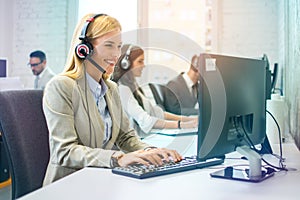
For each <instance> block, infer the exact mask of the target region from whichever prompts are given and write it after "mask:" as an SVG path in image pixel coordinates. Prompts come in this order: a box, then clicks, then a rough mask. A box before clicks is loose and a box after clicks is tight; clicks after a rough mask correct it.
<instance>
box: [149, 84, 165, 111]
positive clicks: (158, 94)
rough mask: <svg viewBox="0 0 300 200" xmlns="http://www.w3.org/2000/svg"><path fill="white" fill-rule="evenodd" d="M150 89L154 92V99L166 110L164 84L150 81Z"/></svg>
mask: <svg viewBox="0 0 300 200" xmlns="http://www.w3.org/2000/svg"><path fill="white" fill-rule="evenodd" d="M148 85H149V87H150V90H151V92H152V94H153V97H154V100H155V102H156V104H157V105H159V106H160V107H161V108H162V109H163V110H165V104H164V86H163V85H161V84H157V83H148Z"/></svg>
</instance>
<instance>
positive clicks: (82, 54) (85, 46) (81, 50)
mask: <svg viewBox="0 0 300 200" xmlns="http://www.w3.org/2000/svg"><path fill="white" fill-rule="evenodd" d="M100 16H106V14H97V15H95V16H94V17H91V18H90V19H88V20H86V23H85V24H84V26H83V27H82V30H81V34H80V36H79V39H80V40H81V43H80V44H78V45H77V46H76V47H75V53H76V55H77V56H78V58H80V59H85V58H86V57H87V56H88V55H90V54H91V53H92V52H93V45H92V44H91V43H90V42H88V38H87V36H86V33H87V30H88V28H89V25H90V24H91V22H93V21H95V19H96V18H97V17H100Z"/></svg>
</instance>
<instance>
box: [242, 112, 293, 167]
mask: <svg viewBox="0 0 300 200" xmlns="http://www.w3.org/2000/svg"><path fill="white" fill-rule="evenodd" d="M267 112H268V113H269V114H270V115H271V116H272V118H273V119H274V121H275V123H276V124H277V128H278V131H279V137H280V138H281V134H280V127H279V125H278V123H277V121H276V119H275V118H274V116H273V115H272V114H271V113H270V112H269V111H267ZM239 121H240V123H241V127H242V129H243V132H244V135H245V136H246V138H247V140H248V141H246V140H245V141H246V142H247V143H248V144H249V143H250V144H251V146H250V145H249V146H250V148H251V149H252V150H254V151H256V152H257V153H259V151H258V150H257V149H256V147H255V146H254V144H253V142H252V140H251V138H250V137H249V135H248V134H247V132H246V130H245V127H244V123H243V121H242V120H239ZM237 130H238V129H237ZM279 144H280V156H279V157H278V156H277V155H276V154H271V155H273V156H275V157H276V158H278V159H279V166H280V167H277V166H275V165H272V164H271V163H269V162H267V161H266V160H265V159H264V158H263V157H261V159H262V161H264V162H265V163H266V164H267V165H269V166H270V167H273V168H275V169H278V170H285V171H288V170H287V168H286V166H285V165H284V164H283V160H284V159H283V158H282V143H281V140H280V142H279Z"/></svg>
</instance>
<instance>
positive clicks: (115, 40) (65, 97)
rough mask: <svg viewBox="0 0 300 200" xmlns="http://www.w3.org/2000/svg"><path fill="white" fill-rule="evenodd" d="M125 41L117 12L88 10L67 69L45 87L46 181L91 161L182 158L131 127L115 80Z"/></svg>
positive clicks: (152, 161) (150, 161) (101, 163)
mask: <svg viewBox="0 0 300 200" xmlns="http://www.w3.org/2000/svg"><path fill="white" fill-rule="evenodd" d="M121 45H122V40H121V25H120V24H119V22H118V21H117V20H116V19H115V18H113V17H111V16H108V15H105V14H98V15H94V14H88V15H86V16H85V17H83V19H81V20H80V22H79V24H78V25H77V27H76V30H75V32H74V35H73V39H72V44H71V47H70V51H69V56H68V59H67V62H66V65H65V68H64V70H63V72H62V73H61V74H59V75H56V76H55V77H54V78H52V79H51V80H50V81H49V82H48V84H47V86H46V88H45V90H44V97H43V110H44V113H45V117H46V121H47V125H48V129H49V137H50V138H49V141H50V143H49V145H50V160H49V163H48V167H47V171H46V175H45V178H44V183H43V184H44V185H47V184H49V183H51V182H53V181H55V180H57V179H60V178H62V177H64V176H66V175H68V174H71V173H73V172H75V171H77V170H79V169H81V168H84V167H87V166H93V167H107V168H111V167H116V166H119V165H120V166H127V165H130V164H133V163H141V164H145V165H149V164H154V165H161V164H163V160H162V159H164V160H166V161H169V160H170V158H171V159H172V160H174V161H175V162H176V161H179V160H181V159H182V157H181V155H179V154H178V153H177V152H176V151H175V150H169V149H165V148H154V147H150V146H149V145H148V144H146V143H144V142H142V141H141V140H140V138H139V137H138V135H137V133H136V132H135V131H134V130H133V129H132V128H130V125H129V121H128V118H127V116H126V113H124V111H123V109H122V105H121V101H120V96H119V92H118V86H117V84H116V83H114V82H112V81H110V80H109V76H110V75H111V74H112V73H113V71H114V66H115V64H116V63H117V61H118V58H119V56H120V53H121V52H120V50H121Z"/></svg>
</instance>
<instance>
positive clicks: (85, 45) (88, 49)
mask: <svg viewBox="0 0 300 200" xmlns="http://www.w3.org/2000/svg"><path fill="white" fill-rule="evenodd" d="M92 51H93V46H92V45H91V44H90V43H89V42H82V43H81V44H78V45H77V46H76V48H75V52H76V55H77V56H78V57H79V58H81V59H85V58H86V57H87V56H88V55H89V54H91V53H92Z"/></svg>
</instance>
